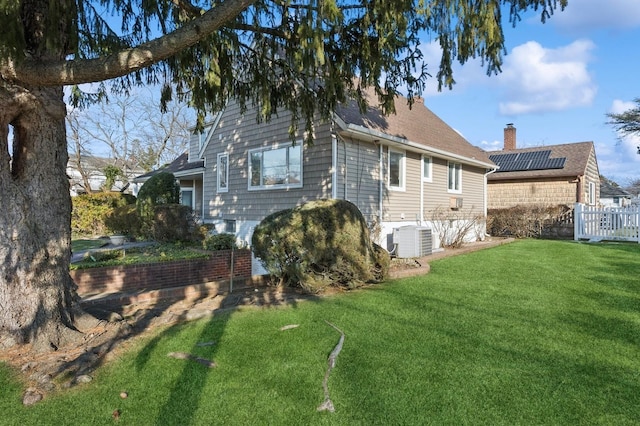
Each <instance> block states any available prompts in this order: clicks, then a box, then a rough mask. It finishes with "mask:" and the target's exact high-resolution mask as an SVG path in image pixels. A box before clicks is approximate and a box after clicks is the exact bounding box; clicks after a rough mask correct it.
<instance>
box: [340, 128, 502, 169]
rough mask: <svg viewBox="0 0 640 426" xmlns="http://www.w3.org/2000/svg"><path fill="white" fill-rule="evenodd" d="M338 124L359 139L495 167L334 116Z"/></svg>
mask: <svg viewBox="0 0 640 426" xmlns="http://www.w3.org/2000/svg"><path fill="white" fill-rule="evenodd" d="M335 120H336V122H337V123H338V125H339V126H340V127H341V128H343V129H344V132H345V133H348V134H349V135H352V136H355V137H358V136H359V137H360V139H365V140H369V141H374V140H380V141H385V142H386V143H387V144H389V145H393V146H396V147H401V148H407V147H408V148H412V149H414V150H416V151H419V152H426V153H430V154H435V155H437V156H438V157H442V158H445V159H447V160H455V161H459V162H462V163H466V164H470V165H473V166H479V167H482V168H484V169H492V168H495V164H492V163H485V162H484V161H480V160H476V159H475V158H469V157H465V156H463V155H458V154H453V153H451V152H448V151H444V150H441V149H437V148H432V147H429V146H426V145H423V144H418V143H415V142H411V141H408V140H406V139H402V138H399V137H397V136H391V135H388V134H386V133H382V132H379V131H377V130H371V129H367V128H366V127H364V126H360V125H356V124H347V123H345V122H344V120H342V119H341V118H340V117H337V116H336V117H335Z"/></svg>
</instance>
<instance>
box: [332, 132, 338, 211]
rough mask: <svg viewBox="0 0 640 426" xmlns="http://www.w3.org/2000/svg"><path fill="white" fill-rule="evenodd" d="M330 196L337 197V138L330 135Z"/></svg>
mask: <svg viewBox="0 0 640 426" xmlns="http://www.w3.org/2000/svg"><path fill="white" fill-rule="evenodd" d="M331 198H333V199H334V200H335V199H336V198H338V140H337V139H336V135H335V134H332V135H331Z"/></svg>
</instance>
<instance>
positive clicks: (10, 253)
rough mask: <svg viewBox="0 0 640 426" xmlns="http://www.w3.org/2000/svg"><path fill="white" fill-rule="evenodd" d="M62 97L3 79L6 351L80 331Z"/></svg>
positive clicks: (1, 288) (0, 244) (0, 184)
mask: <svg viewBox="0 0 640 426" xmlns="http://www.w3.org/2000/svg"><path fill="white" fill-rule="evenodd" d="M62 96H63V93H62V88H61V87H53V88H39V87H26V88H25V87H20V86H16V85H11V84H9V83H7V82H6V81H5V82H0V206H1V208H0V348H3V347H4V348H7V347H11V346H13V345H16V344H25V343H30V344H32V345H33V346H32V348H33V349H34V350H36V351H46V350H55V349H57V348H58V347H59V346H61V345H64V344H66V343H67V342H69V339H70V338H73V337H76V336H77V334H78V332H77V331H76V330H75V327H74V326H73V313H72V312H73V309H74V304H76V299H77V296H76V292H75V288H76V286H75V284H74V283H73V281H72V279H71V277H70V275H69V262H70V256H71V250H70V244H71V228H70V218H71V197H70V195H69V181H68V178H67V176H66V165H67V157H68V155H67V142H66V131H65V121H64V117H65V104H64V102H63V100H62ZM10 127H12V128H13V144H12V146H10V145H9V144H10V137H9V128H10Z"/></svg>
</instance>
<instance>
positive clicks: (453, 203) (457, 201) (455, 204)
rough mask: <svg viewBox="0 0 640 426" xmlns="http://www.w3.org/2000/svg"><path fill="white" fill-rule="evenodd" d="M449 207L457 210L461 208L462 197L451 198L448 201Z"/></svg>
mask: <svg viewBox="0 0 640 426" xmlns="http://www.w3.org/2000/svg"><path fill="white" fill-rule="evenodd" d="M449 207H450V208H452V209H454V210H458V209H461V208H462V197H451V198H450V199H449Z"/></svg>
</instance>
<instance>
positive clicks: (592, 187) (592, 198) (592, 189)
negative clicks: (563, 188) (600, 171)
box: [588, 182, 596, 206]
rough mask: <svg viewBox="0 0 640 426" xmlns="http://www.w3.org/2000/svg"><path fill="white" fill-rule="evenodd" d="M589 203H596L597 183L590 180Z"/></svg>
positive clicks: (591, 204)
mask: <svg viewBox="0 0 640 426" xmlns="http://www.w3.org/2000/svg"><path fill="white" fill-rule="evenodd" d="M588 190H589V205H590V206H594V205H595V204H596V184H595V183H594V182H589V189H588Z"/></svg>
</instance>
